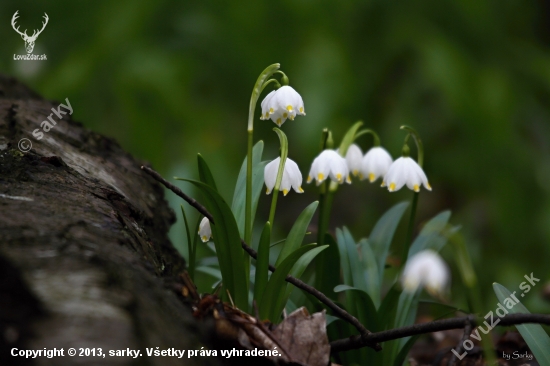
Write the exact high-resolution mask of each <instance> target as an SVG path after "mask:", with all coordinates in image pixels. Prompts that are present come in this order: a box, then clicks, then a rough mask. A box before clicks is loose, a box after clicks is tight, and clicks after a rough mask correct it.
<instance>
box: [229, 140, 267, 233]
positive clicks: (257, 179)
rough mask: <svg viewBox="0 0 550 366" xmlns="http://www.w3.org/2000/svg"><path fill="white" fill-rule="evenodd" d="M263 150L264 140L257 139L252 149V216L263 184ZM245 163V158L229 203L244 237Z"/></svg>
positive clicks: (264, 164) (254, 214) (264, 163)
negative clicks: (231, 200)
mask: <svg viewBox="0 0 550 366" xmlns="http://www.w3.org/2000/svg"><path fill="white" fill-rule="evenodd" d="M263 151H264V142H263V141H261V140H260V141H258V142H257V143H256V145H254V148H253V149H252V218H254V217H256V209H257V207H258V201H259V198H260V194H261V192H262V186H263V184H264V168H265V166H266V165H267V163H268V162H267V161H263V162H262V161H261V160H262V153H263ZM246 163H247V158H246V157H245V158H244V161H243V163H242V165H241V170H240V171H239V176H238V178H237V183H236V184H235V192H234V193H233V202H232V203H231V211H233V215H234V216H235V220H236V221H237V225H238V227H239V233H240V235H241V237H242V238H244V221H245V220H244V215H245V201H246Z"/></svg>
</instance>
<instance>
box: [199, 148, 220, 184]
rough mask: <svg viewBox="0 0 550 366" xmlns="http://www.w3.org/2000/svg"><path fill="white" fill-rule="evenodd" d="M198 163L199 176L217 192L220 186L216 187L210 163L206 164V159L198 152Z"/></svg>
mask: <svg viewBox="0 0 550 366" xmlns="http://www.w3.org/2000/svg"><path fill="white" fill-rule="evenodd" d="M197 163H198V167H199V178H200V180H201V182H203V183H204V184H207V185H209V186H210V187H212V188H214V190H215V191H216V192H217V191H218V188H217V187H216V182H215V180H214V176H213V175H212V172H211V171H210V168H209V167H208V164H206V160H204V158H203V157H202V155H201V154H197Z"/></svg>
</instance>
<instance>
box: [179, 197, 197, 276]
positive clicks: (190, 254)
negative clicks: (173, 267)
mask: <svg viewBox="0 0 550 366" xmlns="http://www.w3.org/2000/svg"><path fill="white" fill-rule="evenodd" d="M180 206H181V214H182V215H183V223H184V224H185V235H186V236H187V253H188V258H187V262H188V266H187V272H188V273H189V277H191V279H194V277H195V252H194V248H193V242H192V241H191V235H196V233H193V234H191V229H190V228H189V223H188V222H187V216H186V215H185V209H184V208H183V205H180Z"/></svg>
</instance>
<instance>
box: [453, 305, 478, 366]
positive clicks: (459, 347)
mask: <svg viewBox="0 0 550 366" xmlns="http://www.w3.org/2000/svg"><path fill="white" fill-rule="evenodd" d="M473 321H475V317H474V316H473V315H468V316H467V317H466V322H465V324H464V334H463V335H462V339H461V340H460V343H459V344H458V345H457V346H456V348H455V351H454V352H451V353H452V355H451V358H449V362H448V363H447V366H454V365H455V364H456V361H457V359H458V358H457V357H456V355H460V354H462V351H463V350H464V342H465V341H466V340H467V339H468V338H469V337H470V333H472V322H473Z"/></svg>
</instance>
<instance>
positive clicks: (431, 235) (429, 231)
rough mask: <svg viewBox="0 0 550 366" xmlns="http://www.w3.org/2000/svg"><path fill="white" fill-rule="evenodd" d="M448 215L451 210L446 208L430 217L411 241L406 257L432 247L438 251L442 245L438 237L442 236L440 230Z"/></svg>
mask: <svg viewBox="0 0 550 366" xmlns="http://www.w3.org/2000/svg"><path fill="white" fill-rule="evenodd" d="M450 217H451V211H448V210H447V211H443V212H441V213H439V214H437V215H436V216H435V217H433V218H432V219H430V221H428V222H427V223H426V225H424V227H423V228H422V230H421V231H420V234H418V237H417V238H416V239H415V240H414V242H413V243H412V245H411V248H410V249H409V256H408V257H409V258H410V257H412V256H413V255H415V254H416V253H418V252H420V251H422V250H425V249H433V250H435V251H439V249H441V247H442V246H443V245H442V244H441V243H440V242H439V240H438V239H440V238H441V237H442V235H441V232H442V231H443V229H445V227H446V226H447V223H448V222H449V218H450ZM445 242H446V237H445ZM445 242H443V244H445ZM435 244H437V245H435Z"/></svg>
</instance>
